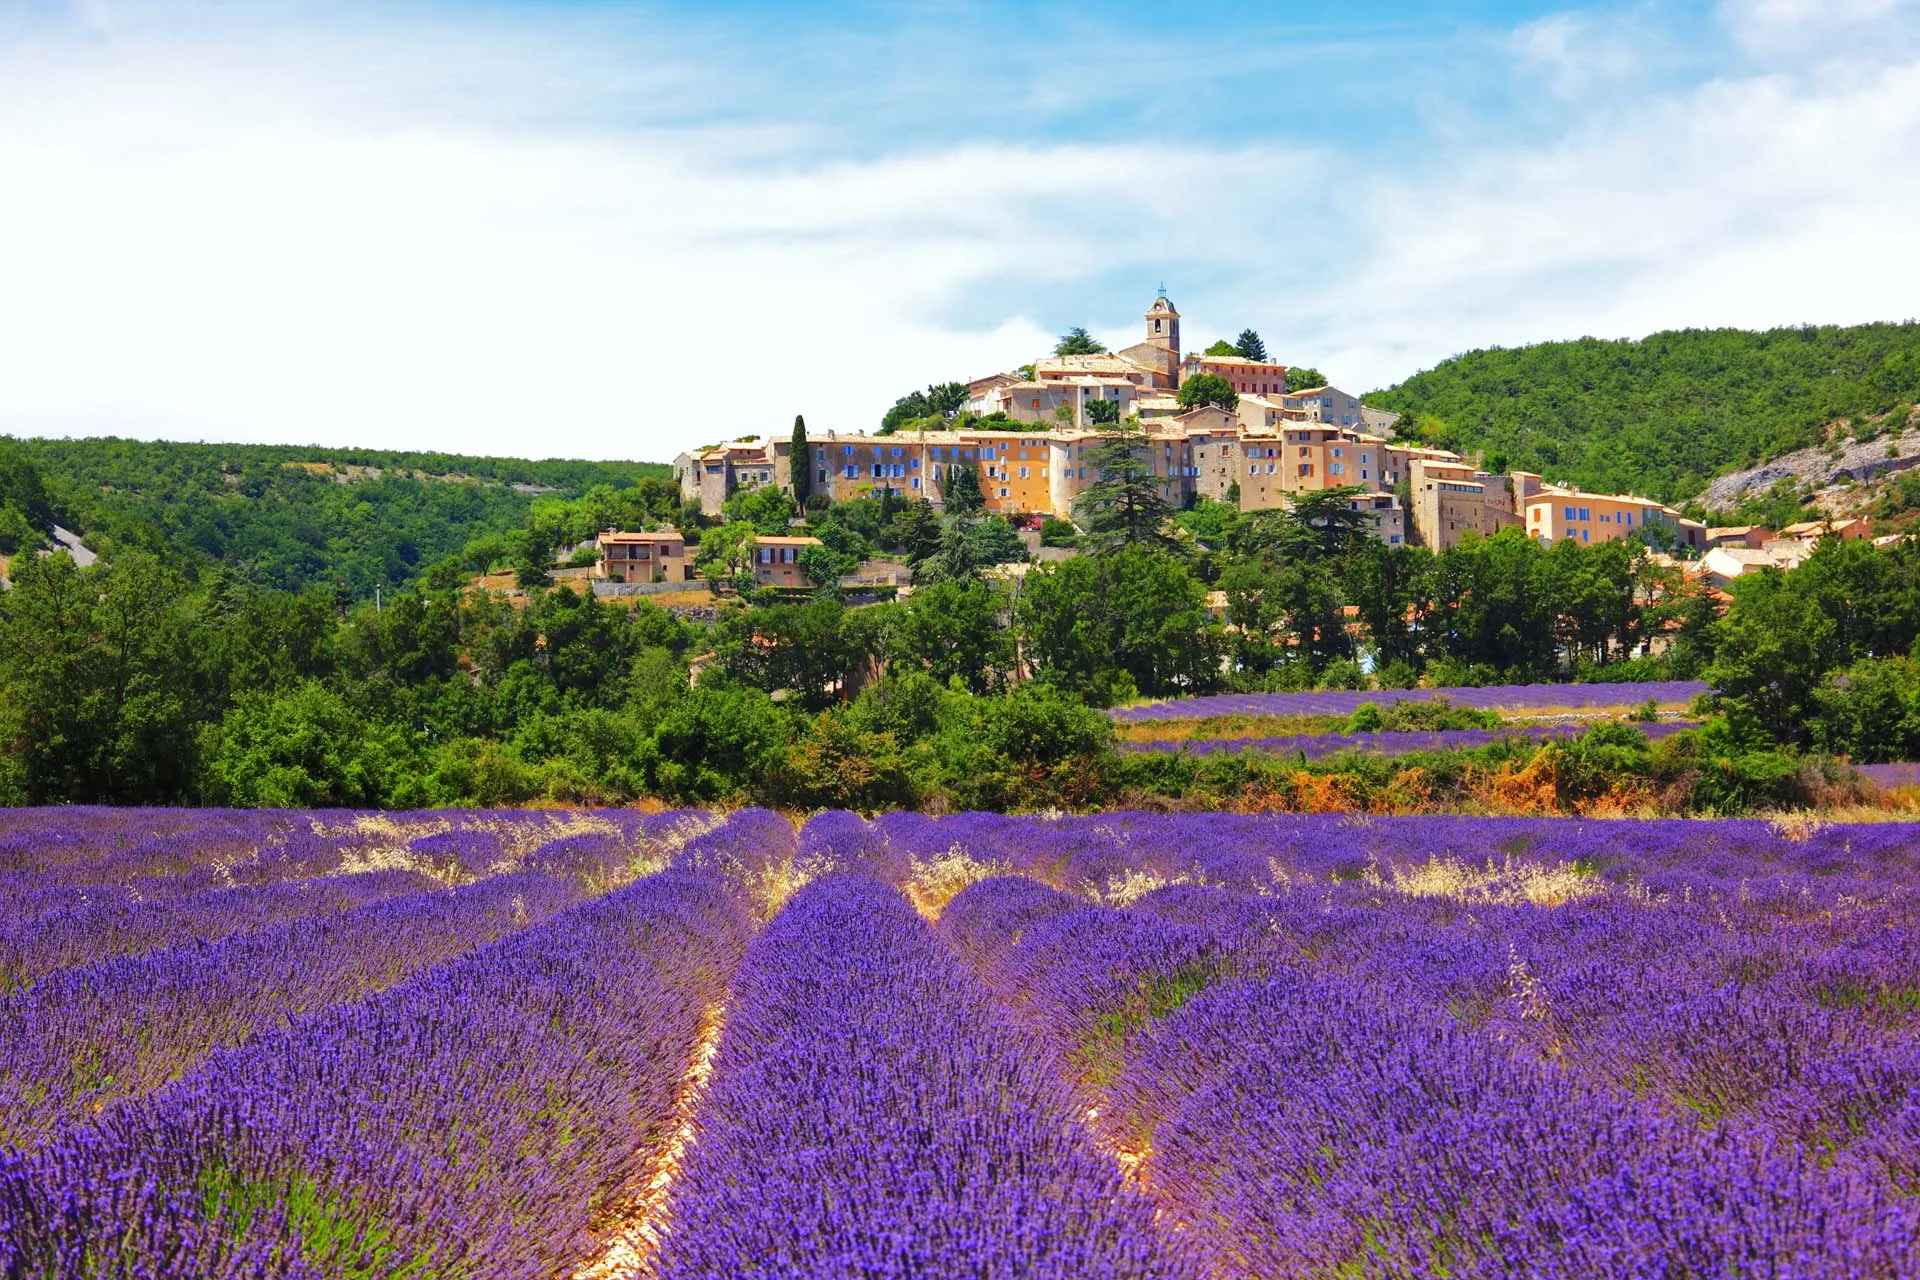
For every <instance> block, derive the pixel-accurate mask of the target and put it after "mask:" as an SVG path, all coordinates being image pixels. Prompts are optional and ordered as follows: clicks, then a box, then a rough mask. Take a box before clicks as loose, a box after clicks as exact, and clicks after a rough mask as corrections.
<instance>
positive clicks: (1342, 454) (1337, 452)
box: [1333, 446, 1347, 458]
mask: <svg viewBox="0 0 1920 1280" xmlns="http://www.w3.org/2000/svg"><path fill="white" fill-rule="evenodd" d="M1333 456H1334V457H1336V458H1344V457H1346V456H1347V451H1346V450H1345V449H1342V448H1339V447H1337V446H1336V447H1335V448H1334V451H1333Z"/></svg>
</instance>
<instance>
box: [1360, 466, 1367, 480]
mask: <svg viewBox="0 0 1920 1280" xmlns="http://www.w3.org/2000/svg"><path fill="white" fill-rule="evenodd" d="M1360 478H1361V479H1362V480H1365V479H1366V478H1367V469H1366V468H1365V467H1362V468H1360Z"/></svg>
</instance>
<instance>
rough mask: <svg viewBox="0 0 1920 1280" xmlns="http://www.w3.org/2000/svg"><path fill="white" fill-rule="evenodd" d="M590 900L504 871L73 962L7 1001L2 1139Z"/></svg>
mask: <svg viewBox="0 0 1920 1280" xmlns="http://www.w3.org/2000/svg"><path fill="white" fill-rule="evenodd" d="M579 899H580V890H579V889H578V887H577V886H576V885H575V884H574V883H573V882H571V881H562V880H556V879H554V878H552V877H549V876H543V875H535V874H528V875H514V876H499V877H496V878H494V879H492V880H483V881H481V882H479V883H478V884H474V885H469V886H467V887H465V888H461V889H451V890H438V891H434V892H431V893H420V894H409V895H406V896H404V897H400V898H394V899H391V900H389V901H386V902H381V903H376V904H374V905H372V906H366V907H360V908H358V909H356V910H352V911H346V912H341V913H339V914H337V915H333V916H329V917H321V918H315V919H306V920H296V921H287V922H284V923H279V924H273V925H267V926H263V927H261V928H257V929H252V930H248V931H246V932H243V933H236V934H233V935H232V936H230V937H227V938H224V939H222V940H221V941H219V942H215V943H212V944H208V945H203V944H200V943H188V944H185V945H183V946H179V947H172V948H168V949H166V950H163V951H155V952H150V953H148V954H146V955H142V956H130V957H125V958H121V959H117V960H109V961H105V962H103V963H101V964H96V965H88V966H85V967H83V968H79V969H68V970H64V971H62V972H60V973H57V974H54V975H53V976H51V977H48V978H46V979H44V980H43V981H41V982H38V983H36V984H35V985H34V986H33V987H31V988H29V989H28V990H27V991H25V992H21V993H16V994H14V995H12V996H8V997H6V998H4V999H0V1044H5V1045H6V1046H7V1054H6V1057H5V1059H4V1060H0V1143H5V1144H11V1145H33V1144H35V1143H38V1142H42V1141H44V1140H45V1139H47V1138H48V1137H50V1136H52V1135H53V1134H54V1133H55V1132H56V1131H57V1130H59V1129H60V1128H62V1127H64V1126H66V1125H70V1124H72V1123H73V1122H75V1121H77V1120H80V1119H83V1118H85V1117H88V1116H91V1115H94V1114H97V1113H98V1112H99V1111H101V1110H102V1109H103V1108H105V1107H106V1106H108V1105H110V1104H112V1103H114V1102H116V1101H119V1100H121V1099H124V1098H132V1097H138V1096H139V1095H141V1094H143V1093H147V1092H150V1091H152V1090H154V1089H156V1088H159V1087H160V1086H161V1085H163V1084H166V1083H167V1082H168V1081H170V1080H173V1079H175V1078H177V1077H178V1076H180V1075H181V1074H182V1073H184V1072H185V1071H187V1070H189V1069H191V1068H193V1067H194V1066H196V1065H198V1064H199V1063H200V1062H201V1061H202V1060H204V1059H205V1058H206V1056H207V1055H208V1054H210V1053H212V1052H213V1051H214V1050H216V1049H222V1048H228V1047H232V1046H235V1045H238V1044H241V1043H243V1042H244V1041H246V1040H247V1039H248V1038H249V1037H251V1036H253V1035H256V1034H258V1033H260V1032H262V1031H267V1030H272V1029H274V1028H277V1027H282V1026H285V1025H286V1024H287V1023H288V1022H289V1021H290V1020H291V1019H293V1018H295V1017H298V1016H299V1015H301V1014H305V1013H312V1012H317V1011H319V1010H322V1009H326V1008H330V1007H333V1006H337V1005H341V1004H345V1003H349V1002H351V1001H355V1000H360V999H364V998H365V997H366V996H369V995H371V994H373V993H374V992H377V991H380V990H383V989H384V988H386V987H389V986H392V985H393V984H394V983H396V982H399V981H402V980H404V979H406V978H408V977H411V976H412V975H413V974H416V973H419V972H421V971H423V970H425V969H428V968H431V967H432V966H433V965H436V964H439V963H441V962H443V961H446V960H449V959H451V958H453V957H454V956H457V955H459V954H461V953H462V952H464V951H468V950H470V949H472V948H473V947H476V946H478V945H480V944H481V943H484V942H488V941H491V940H492V939H494V938H497V937H500V936H502V935H504V934H507V933H510V932H513V931H514V930H516V929H522V928H525V927H526V926H527V925H529V924H532V923H535V922H537V921H540V920H543V919H545V918H547V917H548V916H551V915H553V914H554V913H555V912H557V911H560V910H563V909H565V908H566V907H568V906H571V905H573V904H574V903H575V902H577V901H579Z"/></svg>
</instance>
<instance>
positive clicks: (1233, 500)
mask: <svg viewBox="0 0 1920 1280" xmlns="http://www.w3.org/2000/svg"><path fill="white" fill-rule="evenodd" d="M1063 345H1064V344H1063ZM1224 345H1225V344H1219V345H1218V346H1216V348H1214V349H1210V350H1209V351H1208V352H1207V353H1205V354H1197V355H1196V354H1193V353H1186V352H1183V351H1182V347H1181V334H1180V312H1179V311H1178V310H1177V309H1176V308H1175V306H1174V304H1173V303H1172V301H1171V300H1169V299H1168V298H1167V297H1166V296H1165V294H1164V293H1163V294H1162V295H1161V296H1160V297H1158V298H1156V299H1155V300H1154V302H1153V305H1152V306H1150V307H1149V308H1147V311H1146V314H1145V333H1144V335H1143V341H1141V342H1139V343H1137V344H1135V345H1133V346H1130V347H1126V348H1123V349H1121V350H1118V351H1090V352H1084V353H1069V354H1054V355H1049V356H1046V357H1043V358H1041V359H1038V360H1035V361H1034V362H1033V364H1032V365H1030V366H1027V367H1026V368H1024V369H1022V370H1020V371H1019V372H1017V373H995V374H991V375H989V376H986V377H982V378H976V379H975V380H973V381H972V382H970V383H968V384H966V398H965V401H964V402H963V403H961V404H958V405H955V406H953V408H952V410H951V411H950V412H948V413H946V414H944V415H942V416H943V417H944V418H945V422H944V423H943V424H942V425H941V426H939V427H934V428H929V427H928V426H927V425H926V420H925V419H922V420H920V422H918V423H916V424H915V425H914V427H913V428H912V429H906V430H899V431H893V432H884V433H871V434H870V433H867V432H846V431H838V430H828V431H808V432H806V436H805V439H806V450H807V453H808V457H807V459H806V461H805V463H804V464H803V465H804V466H805V468H806V470H807V471H808V473H809V475H808V476H807V478H806V482H805V485H804V487H805V489H806V491H808V492H810V493H812V494H816V495H821V496H823V497H825V498H827V499H829V500H831V501H833V502H843V501H847V500H849V499H854V498H860V497H875V496H879V495H881V494H892V495H895V496H898V497H901V498H906V499H909V500H911V499H922V498H924V499H926V500H928V501H929V502H931V503H932V504H933V505H934V507H935V508H936V509H941V508H943V507H944V505H945V503H946V500H947V497H948V495H949V493H950V492H951V491H952V489H953V486H954V485H955V483H956V481H957V479H958V476H959V473H960V472H963V471H965V472H970V473H971V475H970V476H968V477H967V478H966V479H965V480H964V481H959V482H960V483H964V484H965V485H966V487H967V488H968V489H969V490H972V489H973V488H974V487H976V486H977V488H978V492H979V495H980V497H981V499H982V500H983V502H984V506H985V509H986V510H987V511H988V512H991V513H994V514H998V515H1005V516H1009V517H1021V516H1051V517H1054V518H1056V519H1059V520H1069V521H1070V520H1074V519H1075V518H1076V514H1077V510H1078V505H1079V499H1080V498H1081V495H1082V494H1084V493H1085V492H1086V490H1087V489H1088V488H1089V487H1091V486H1092V485H1094V484H1096V483H1098V482H1099V481H1100V479H1101V478H1102V477H1101V475H1100V472H1099V469H1098V468H1097V467H1094V466H1091V465H1089V463H1090V460H1091V458H1092V455H1093V453H1094V451H1095V450H1096V449H1097V448H1098V447H1099V446H1100V445H1101V444H1102V443H1103V442H1104V441H1106V440H1108V439H1110V438H1111V437H1112V436H1113V435H1114V434H1115V433H1116V432H1120V431H1128V432H1131V433H1133V435H1134V437H1135V440H1136V442H1137V443H1136V456H1137V457H1138V458H1139V459H1140V461H1141V462H1142V463H1143V464H1144V465H1145V466H1147V467H1149V468H1150V469H1151V471H1152V473H1153V475H1154V477H1155V478H1156V479H1157V482H1158V485H1159V489H1160V496H1161V498H1162V499H1163V500H1164V501H1165V502H1166V503H1167V505H1169V506H1170V507H1172V508H1174V509H1176V510H1177V509H1180V508H1183V507H1187V506H1190V505H1191V504H1193V503H1194V502H1195V501H1197V500H1199V499H1202V498H1205V499H1209V500H1211V501H1214V502H1221V503H1226V504H1229V505H1231V506H1234V507H1237V508H1238V509H1239V510H1241V511H1260V510H1271V509H1276V508H1285V507H1288V506H1291V505H1292V504H1293V503H1294V502H1295V500H1296V499H1297V498H1298V497H1299V496H1300V495H1302V494H1308V493H1317V492H1322V491H1326V490H1345V491H1350V493H1349V495H1348V503H1349V505H1350V506H1351V507H1352V508H1353V509H1354V510H1355V511H1356V512H1358V513H1360V514H1361V515H1362V516H1363V517H1364V522H1363V523H1364V527H1365V529H1366V530H1367V532H1369V533H1370V534H1371V536H1373V537H1374V538H1377V539H1378V540H1379V541H1381V542H1382V543H1385V544H1386V545H1388V546H1400V545H1403V544H1406V545H1414V546H1421V547H1426V548H1429V549H1431V550H1434V551H1441V550H1445V549H1447V548H1449V547H1452V546H1454V545H1456V544H1457V543H1458V542H1459V541H1460V539H1461V538H1462V537H1464V536H1465V535H1467V534H1469V533H1474V534H1479V535H1482V536H1490V535H1492V534H1494V533H1496V532H1498V531H1499V530H1501V529H1505V528H1521V529H1525V530H1526V531H1527V532H1528V533H1529V534H1531V535H1533V536H1534V537H1535V538H1537V539H1539V540H1541V541H1542V542H1554V541H1558V540H1561V539H1574V540H1576V541H1579V542H1583V543H1598V542H1610V541H1613V540H1615V539H1620V538H1626V537H1632V536H1635V535H1642V536H1643V538H1644V540H1646V541H1647V542H1649V543H1650V544H1652V545H1654V546H1656V547H1660V548H1665V549H1672V550H1678V551H1681V552H1682V553H1683V554H1684V553H1687V552H1696V553H1697V552H1700V551H1704V550H1706V548H1707V545H1708V530H1707V529H1706V527H1705V526H1704V525H1703V524H1701V523H1700V522H1699V521H1695V520H1689V519H1686V518H1684V517H1682V516H1681V515H1680V514H1679V513H1678V512H1677V511H1675V510H1673V509H1672V508H1671V507H1668V506H1665V505H1663V504H1661V503H1659V502H1655V501H1653V500H1651V499H1647V498H1640V497H1635V496H1632V495H1628V494H1598V493H1587V492H1582V491H1581V490H1579V489H1576V488H1571V487H1565V486H1560V485H1555V484H1551V483H1548V482H1547V481H1546V480H1544V479H1543V478H1542V477H1541V476H1539V475H1536V474H1532V473H1529V472H1525V471H1515V472H1511V473H1509V474H1492V473H1489V472H1487V471H1484V470H1481V469H1480V468H1479V466H1478V465H1477V464H1476V463H1475V462H1473V461H1472V460H1469V459H1467V458H1463V457H1461V456H1460V455H1459V454H1456V453H1450V452H1447V451H1445V450H1440V449H1430V448H1423V447H1421V446H1419V445H1417V444H1414V443H1410V442H1403V441H1396V440H1395V439H1394V436H1393V431H1394V423H1395V420H1396V417H1397V415H1395V414H1392V413H1389V412H1386V411H1383V410H1379V409H1374V408H1371V407H1369V406H1367V405H1365V404H1362V403H1361V402H1360V401H1359V399H1358V398H1356V397H1355V396H1353V395H1350V394H1348V393H1346V392H1344V391H1341V390H1338V389H1337V388H1334V387H1330V386H1310V387H1297V386H1296V387H1294V388H1293V389H1289V386H1288V382H1289V379H1288V373H1289V369H1288V366H1287V365H1285V364H1282V363H1279V362H1277V361H1272V360H1267V359H1263V358H1255V357H1250V356H1248V355H1244V354H1238V353H1235V354H1227V353H1226V352H1225V351H1223V350H1221V349H1220V347H1223V346H1224ZM1258 354H1259V353H1256V356H1257V355H1258ZM1296 381H1297V379H1296ZM1195 389H1198V390H1199V391H1200V394H1198V395H1196V394H1194V391H1195ZM1183 391H1184V392H1185V394H1183ZM796 443H797V441H796V440H794V439H790V438H787V437H782V436H769V437H767V438H765V439H747V440H739V441H735V442H732V443H728V444H722V445H716V446H714V447H711V448H706V449H700V450H695V451H692V452H688V453H683V454H681V455H680V456H679V457H678V458H676V459H674V464H673V467H674V477H675V480H676V482H677V483H678V485H679V487H680V492H681V497H682V499H683V500H684V501H686V502H687V503H689V504H697V505H698V508H699V510H700V511H701V512H702V513H703V514H704V515H707V516H714V515H718V514H719V513H720V511H721V509H722V507H723V506H724V504H725V503H726V501H727V499H728V498H730V497H732V496H733V495H734V494H736V493H738V492H740V491H741V490H743V489H750V488H754V487H757V486H762V485H777V486H779V487H781V488H783V489H786V490H789V491H792V490H793V487H794V479H793V472H794V466H795V458H794V456H793V454H794V448H795V445H796Z"/></svg>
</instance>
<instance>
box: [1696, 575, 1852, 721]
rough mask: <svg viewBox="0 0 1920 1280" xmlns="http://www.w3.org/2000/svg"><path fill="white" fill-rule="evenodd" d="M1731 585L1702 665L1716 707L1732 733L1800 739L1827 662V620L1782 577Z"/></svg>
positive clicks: (1831, 647)
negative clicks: (1709, 657)
mask: <svg viewBox="0 0 1920 1280" xmlns="http://www.w3.org/2000/svg"><path fill="white" fill-rule="evenodd" d="M1731 591H1732V593H1733V603H1732V605H1730V606H1729V607H1728V609H1727V612H1726V614H1725V615H1724V616H1723V617H1722V618H1721V619H1720V621H1719V622H1718V623H1716V624H1715V626H1714V660H1713V665H1712V666H1710V667H1708V668H1707V680H1708V682H1709V683H1711V684H1712V685H1713V687H1714V689H1715V690H1716V691H1717V695H1718V702H1719V705H1720V707H1721V708H1722V709H1723V710H1724V711H1725V712H1726V714H1727V719H1728V722H1729V724H1730V725H1732V726H1733V728H1734V730H1735V732H1736V733H1740V734H1744V735H1749V736H1751V735H1755V734H1758V735H1764V736H1765V737H1767V738H1770V739H1772V740H1773V741H1775V742H1804V741H1806V740H1807V738H1808V737H1809V734H1808V730H1807V725H1808V722H1809V721H1810V720H1812V719H1813V713H1814V711H1815V693H1816V690H1817V689H1818V688H1819V686H1820V683H1821V678H1822V677H1823V676H1824V675H1825V674H1826V672H1827V671H1828V670H1830V669H1831V665H1832V661H1833V658H1832V655H1833V654H1834V652H1835V644H1834V633H1835V627H1834V624H1833V620H1832V619H1831V618H1829V617H1827V616H1826V615H1825V614H1824V613H1822V612H1821V611H1820V607H1819V605H1818V603H1817V602H1816V601H1815V600H1814V599H1813V598H1812V597H1811V596H1810V595H1808V594H1807V593H1805V592H1803V591H1800V590H1797V589H1795V587H1794V584H1793V583H1792V582H1790V581H1789V576H1788V575H1785V574H1781V573H1778V572H1774V571H1771V570H1763V571H1761V572H1760V573H1757V574H1748V575H1745V576H1743V577H1740V578H1737V579H1735V580H1734V582H1733V583H1732V584H1731Z"/></svg>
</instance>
